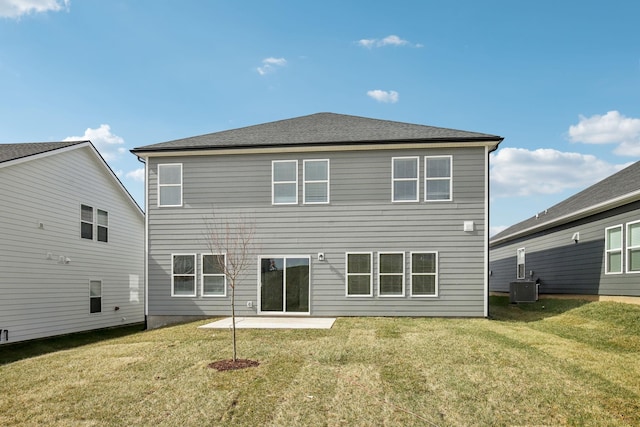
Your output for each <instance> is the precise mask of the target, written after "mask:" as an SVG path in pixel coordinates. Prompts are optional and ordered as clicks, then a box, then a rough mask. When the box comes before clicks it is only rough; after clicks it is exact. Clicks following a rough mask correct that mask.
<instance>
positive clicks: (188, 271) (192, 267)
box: [171, 254, 196, 297]
mask: <svg viewBox="0 0 640 427" xmlns="http://www.w3.org/2000/svg"><path fill="white" fill-rule="evenodd" d="M171 296H174V297H195V296H196V256H195V255H191V254H189V255H173V256H172V260H171Z"/></svg>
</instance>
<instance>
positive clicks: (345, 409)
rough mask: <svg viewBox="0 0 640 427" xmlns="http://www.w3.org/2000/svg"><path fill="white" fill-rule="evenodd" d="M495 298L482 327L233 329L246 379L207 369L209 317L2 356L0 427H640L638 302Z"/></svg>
mask: <svg viewBox="0 0 640 427" xmlns="http://www.w3.org/2000/svg"><path fill="white" fill-rule="evenodd" d="M491 303H492V305H491V307H492V309H491V319H490V320H487V319H429V318H420V319H407V318H339V319H338V320H337V321H336V323H335V325H334V327H333V328H332V329H330V330H238V355H239V357H241V358H248V359H254V360H258V361H260V366H258V367H257V368H249V369H245V370H240V371H227V372H218V371H215V370H213V369H209V368H207V365H208V364H209V363H210V362H213V361H215V360H218V359H223V358H229V357H230V355H231V337H230V333H229V331H224V330H222V331H221V330H211V329H205V330H201V329H197V326H199V325H201V324H204V323H206V322H195V323H190V324H185V325H179V326H174V327H168V328H164V329H159V330H154V331H148V332H139V331H136V330H134V329H131V328H130V329H128V330H123V331H120V332H114V331H103V332H100V333H91V334H80V335H79V336H74V337H66V338H59V339H57V340H54V341H39V342H34V343H28V344H22V345H13V346H2V347H0V425H2V426H12V425H20V426H29V425H52V426H69V425H71V426H74V425H81V426H102V425H116V426H151V425H153V426H165V425H167V426H218V425H222V426H224V425H229V426H297V425H301V426H307V425H308V426H323V425H326V426H421V425H425V426H435V425H437V426H473V425H477V426H487V425H580V426H582V425H593V426H606V425H611V426H624V425H640V306H633V305H627V304H617V303H604V302H599V303H586V302H584V301H566V300H541V301H539V302H537V303H535V304H527V305H524V304H522V305H518V306H514V305H509V304H508V301H507V299H506V298H499V297H492V300H491ZM103 336H104V339H100V338H101V337H103ZM52 342H53V344H51V343H52Z"/></svg>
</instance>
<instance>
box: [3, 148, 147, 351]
mask: <svg viewBox="0 0 640 427" xmlns="http://www.w3.org/2000/svg"><path fill="white" fill-rule="evenodd" d="M143 321H144V212H142V210H141V209H140V207H139V206H138V205H137V204H136V202H135V201H134V200H133V198H132V197H131V195H130V194H129V193H128V192H127V190H126V189H125V188H124V187H123V185H122V183H121V182H120V181H119V180H118V178H117V177H116V175H115V174H114V173H113V171H112V170H111V169H110V168H109V166H108V165H107V164H106V163H105V161H104V159H103V158H102V157H101V156H100V154H99V153H98V152H97V151H96V149H95V148H94V146H93V145H92V144H91V142H90V141H74V142H47V143H23V144H0V345H2V344H6V343H12V342H17V341H24V340H30V339H35V338H43V337H49V336H54V335H61V334H67V333H73V332H79V331H86V330H91V329H99V328H106V327H113V326H119V325H124V324H131V323H140V322H143Z"/></svg>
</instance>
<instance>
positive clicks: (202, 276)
mask: <svg viewBox="0 0 640 427" xmlns="http://www.w3.org/2000/svg"><path fill="white" fill-rule="evenodd" d="M207 255H222V256H224V261H225V263H226V262H227V254H226V253H208V254H200V295H202V297H203V298H224V297H226V296H227V275H226V274H224V273H222V274H220V273H219V274H205V272H204V257H205V256H207ZM206 276H216V277H219V276H222V278H223V279H224V292H223V293H222V294H219V295H212V294H205V293H204V278H205V277H206ZM172 289H173V288H172Z"/></svg>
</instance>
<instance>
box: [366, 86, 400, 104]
mask: <svg viewBox="0 0 640 427" xmlns="http://www.w3.org/2000/svg"><path fill="white" fill-rule="evenodd" d="M367 96H369V97H370V98H373V99H375V100H376V101H378V102H387V103H390V104H395V103H396V102H398V99H399V95H398V92H396V91H395V90H390V91H388V92H387V91H386V90H380V89H376V90H370V91H368V92H367Z"/></svg>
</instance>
